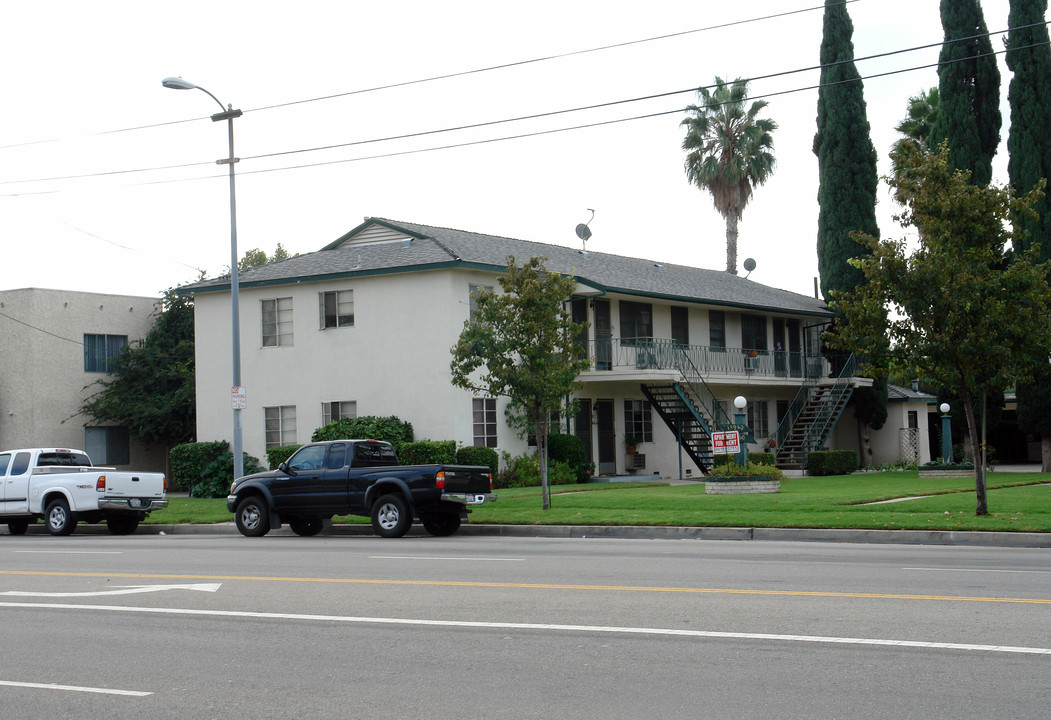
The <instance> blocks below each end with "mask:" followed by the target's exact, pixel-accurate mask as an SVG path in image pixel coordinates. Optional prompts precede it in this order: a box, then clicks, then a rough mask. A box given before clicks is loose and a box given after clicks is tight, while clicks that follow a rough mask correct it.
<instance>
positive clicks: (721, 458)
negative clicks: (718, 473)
mask: <svg viewBox="0 0 1051 720" xmlns="http://www.w3.org/2000/svg"><path fill="white" fill-rule="evenodd" d="M736 461H737V455H736V453H735V454H733V455H716V456H715V462H714V463H713V465H712V467H721V466H723V465H729V464H732V463H735V462H736ZM774 463H775V459H774V454H773V453H768V452H750V453H748V464H749V465H773V464H774Z"/></svg>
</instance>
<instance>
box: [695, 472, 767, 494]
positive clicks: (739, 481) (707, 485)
mask: <svg viewBox="0 0 1051 720" xmlns="http://www.w3.org/2000/svg"><path fill="white" fill-rule="evenodd" d="M704 492H705V493H706V494H707V495H745V494H750V493H775V492H781V481H780V480H778V479H777V478H775V477H772V476H770V475H752V476H748V475H738V476H731V477H725V476H717V475H713V476H711V477H706V478H705V479H704Z"/></svg>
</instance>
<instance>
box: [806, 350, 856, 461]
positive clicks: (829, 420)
mask: <svg viewBox="0 0 1051 720" xmlns="http://www.w3.org/2000/svg"><path fill="white" fill-rule="evenodd" d="M857 369H858V360H857V358H856V357H854V355H853V354H851V355H850V357H849V358H847V361H846V362H845V363H843V368H842V370H840V372H839V375H838V376H837V377H836V382H835V383H834V384H833V385H832V387H831V388H830V389H829V391H828V394H827V395H826V396H825V401H824V402H823V403H822V404H821V407H820V408H819V409H818V412H817V416H816V417H815V418H814V422H813V423H811V425H810V427H809V428H808V429H807V433H806V435H805V436H804V437H803V443H802V446H801V449H802V451H803V457H804V462H805V458H806V454H807V453H809V452H812V451H814V450H818V449H820V448H821V446H822V445H824V444H825V440H826V439H827V438H828V432H829V430H830V428H831V426H832V425H833V424H834V423H835V422H836V420H837V419H839V415H840V413H841V412H842V411H843V408H842V407H841V406H840V403H841V401H842V400H843V398H844V396H848V395H849V394H850V393H851V391H852V387H851V380H853V378H854V375H855V374H856V373H857Z"/></svg>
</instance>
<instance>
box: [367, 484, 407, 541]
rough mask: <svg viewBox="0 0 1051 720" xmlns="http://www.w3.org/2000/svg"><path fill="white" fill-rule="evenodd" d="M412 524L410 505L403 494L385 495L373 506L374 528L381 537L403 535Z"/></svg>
mask: <svg viewBox="0 0 1051 720" xmlns="http://www.w3.org/2000/svg"><path fill="white" fill-rule="evenodd" d="M411 525H412V516H411V515H409V505H408V503H406V502H405V498H403V497H402V496H401V495H395V494H393V493H392V494H390V495H384V496H383V497H381V498H380V499H379V500H377V501H376V504H375V505H373V506H372V529H373V530H375V531H376V534H377V535H379V536H380V537H385V538H396V537H401V536H402V535H404V534H405V533H407V532H409V527H410V526H411Z"/></svg>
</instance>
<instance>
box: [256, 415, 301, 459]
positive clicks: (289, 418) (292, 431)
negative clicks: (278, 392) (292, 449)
mask: <svg viewBox="0 0 1051 720" xmlns="http://www.w3.org/2000/svg"><path fill="white" fill-rule="evenodd" d="M296 438H297V435H296V406H295V405H277V406H274V407H264V408H263V439H264V442H265V444H266V449H267V450H269V449H270V448H273V447H283V446H285V445H296V444H297V439H296Z"/></svg>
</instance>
